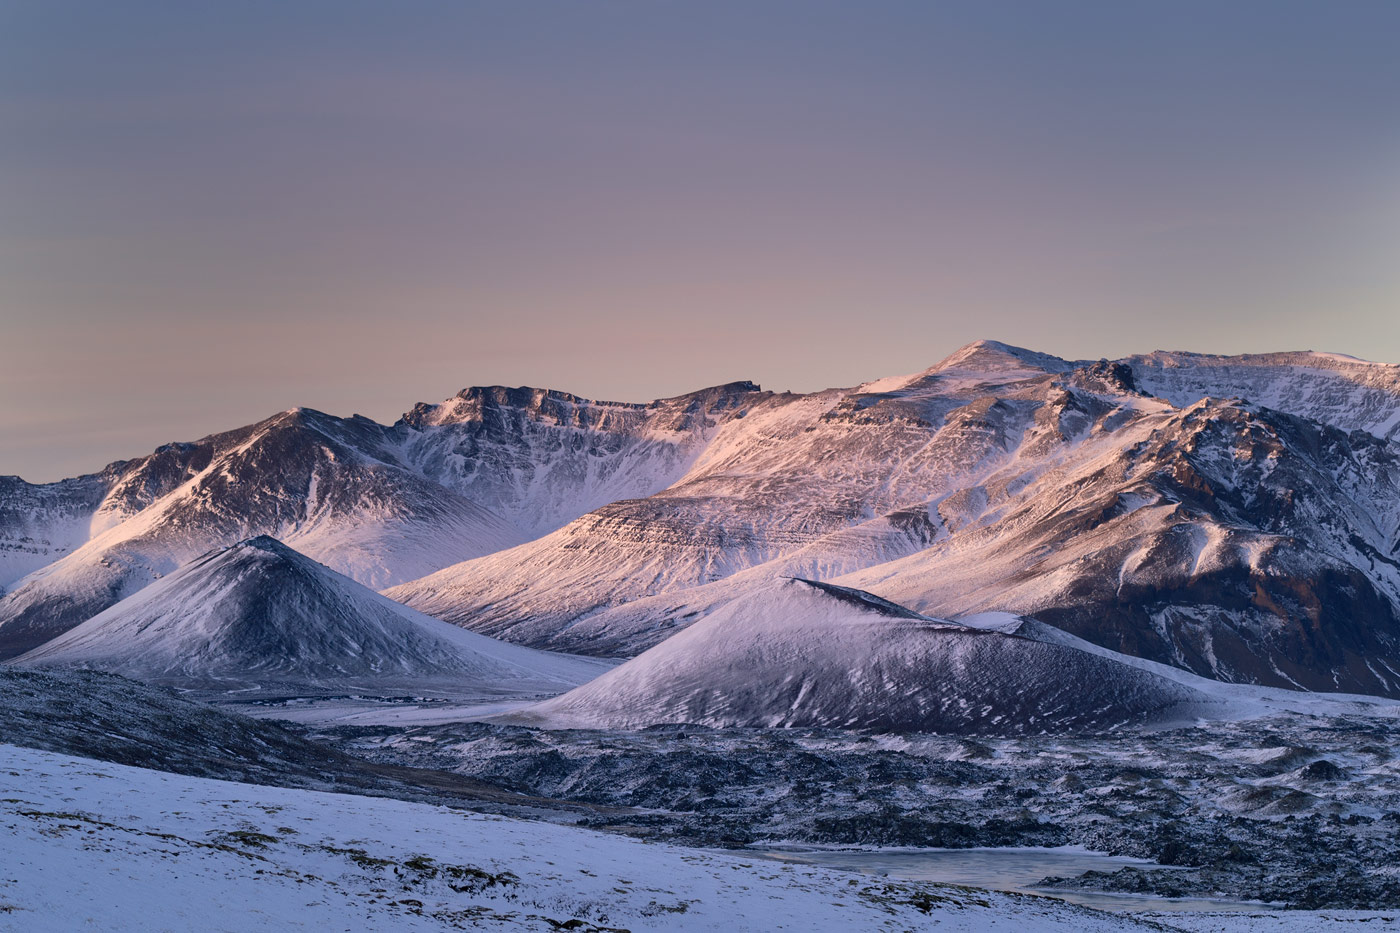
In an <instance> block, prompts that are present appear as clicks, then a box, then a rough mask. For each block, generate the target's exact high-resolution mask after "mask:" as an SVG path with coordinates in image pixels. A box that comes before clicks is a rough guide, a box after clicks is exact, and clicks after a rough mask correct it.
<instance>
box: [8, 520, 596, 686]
mask: <svg viewBox="0 0 1400 933" xmlns="http://www.w3.org/2000/svg"><path fill="white" fill-rule="evenodd" d="M11 663H13V664H17V665H21V666H30V665H32V666H49V667H84V668H95V669H100V670H106V671H111V672H114V673H119V674H122V675H124V676H128V677H133V678H136V679H139V680H145V681H150V682H155V683H164V684H174V685H179V686H182V687H193V688H199V689H236V688H242V689H247V688H248V687H249V686H250V685H251V686H253V687H257V688H262V689H279V688H280V689H287V686H288V685H303V686H304V687H305V686H307V685H309V686H310V687H311V688H313V689H316V690H319V691H324V690H334V689H337V688H340V689H344V688H345V686H346V685H347V684H353V685H354V686H355V688H356V689H357V690H359V691H361V692H363V691H366V690H368V691H374V690H376V689H379V690H384V689H389V690H400V691H401V690H403V689H405V688H406V687H411V688H412V689H415V690H433V689H437V690H445V689H446V690H451V691H452V692H453V693H454V694H457V695H470V696H492V695H502V694H505V695H517V696H518V695H531V694H534V695H538V694H541V693H555V692H558V691H560V690H563V689H567V688H568V687H571V686H575V685H577V684H580V683H583V682H585V681H587V680H589V679H591V678H592V677H595V676H597V675H598V674H599V673H601V672H603V671H604V670H606V669H607V667H608V665H606V664H605V663H603V662H599V661H595V660H592V659H588V658H575V657H569V656H565V655H558V654H552V653H548V652H542V651H535V650H532V649H529V648H522V647H520V646H518V645H510V644H505V643H503V642H498V641H495V640H493V639H490V638H486V637H485V636H482V635H477V634H475V633H473V632H467V631H464V630H463V629H460V628H457V627H455V626H451V625H447V624H445V623H443V622H439V621H438V620H436V619H430V618H428V617H427V616H424V615H421V614H419V613H417V612H414V611H413V610H411V609H408V608H406V607H404V606H401V605H399V604H398V603H394V602H392V601H390V600H388V599H385V598H384V597H383V596H380V595H379V594H377V593H375V592H373V591H372V590H369V589H366V588H365V587H363V586H361V585H360V584H358V583H356V582H354V581H353V580H350V579H349V578H347V577H343V576H341V575H340V574H337V573H335V572H334V571H331V570H329V569H328V568H326V567H323V566H321V565H320V564H317V563H316V562H315V561H312V560H311V559H309V558H307V557H304V556H303V555H301V554H298V553H297V552H296V551H294V550H292V549H291V548H288V547H286V546H285V545H283V544H281V543H279V542H277V541H275V540H273V539H272V538H268V537H259V538H253V539H250V540H248V541H245V542H242V543H240V544H237V545H235V546H233V547H229V548H225V549H222V550H218V551H213V552H211V553H209V554H206V555H205V556H203V557H201V558H199V559H198V560H195V561H193V562H192V563H190V564H188V565H187V566H185V567H183V568H181V569H180V570H179V571H177V572H176V573H173V574H171V575H170V576H168V577H166V578H165V579H163V580H160V581H158V582H157V583H154V584H152V585H151V586H149V587H147V588H145V589H144V590H142V591H141V592H139V593H137V594H135V595H134V596H131V597H129V598H127V599H125V600H123V601H122V602H120V603H118V604H117V605H115V606H113V607H111V608H110V609H107V610H105V611H104V612H101V613H99V614H98V615H96V616H94V617H93V618H91V619H89V620H88V621H86V622H84V623H83V624H81V625H79V626H78V627H76V628H74V629H71V630H70V631H68V632H66V633H64V634H63V635H60V636H59V637H58V638H56V639H54V640H53V641H50V642H48V643H46V644H44V645H42V646H40V647H38V648H36V649H34V650H33V651H30V652H29V653H27V654H25V655H23V656H22V657H20V658H18V659H16V660H15V661H12V662H11Z"/></svg>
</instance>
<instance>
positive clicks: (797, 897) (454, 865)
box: [0, 746, 1152, 933]
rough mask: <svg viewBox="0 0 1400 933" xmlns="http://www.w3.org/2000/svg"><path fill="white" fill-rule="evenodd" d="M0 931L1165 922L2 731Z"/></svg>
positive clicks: (1056, 927)
mask: <svg viewBox="0 0 1400 933" xmlns="http://www.w3.org/2000/svg"><path fill="white" fill-rule="evenodd" d="M0 827H2V828H3V832H4V834H5V841H6V844H5V846H4V848H3V849H0V930H24V931H27V933H47V931H60V930H72V929H75V928H79V927H80V928H82V929H85V930H104V931H105V930H112V931H117V930H119V931H122V933H135V931H148V930H149V931H155V930H169V929H207V928H209V926H210V923H211V918H216V919H214V920H213V921H212V922H214V923H215V924H216V925H217V927H218V928H219V929H221V930H229V931H243V930H249V931H253V930H259V931H260V930H268V929H277V930H328V929H336V930H339V929H357V930H358V929H374V930H423V931H428V930H432V931H440V930H445V929H477V928H481V927H489V928H496V927H498V926H499V927H501V928H505V927H509V928H510V929H524V930H542V931H543V930H558V929H583V930H597V929H629V930H716V931H745V930H753V931H768V930H803V931H808V930H815V929H834V928H838V927H839V928H842V929H861V930H891V931H894V930H907V929H912V928H916V927H923V926H927V925H930V924H934V925H937V927H938V929H940V930H948V931H952V933H958V931H967V933H970V931H982V930H999V929H1005V930H1008V931H1010V930H1020V931H1024V930H1045V931H1066V933H1069V931H1087V933H1100V931H1103V933H1106V931H1113V930H1135V929H1147V928H1152V925H1145V924H1141V923H1138V922H1136V921H1134V920H1132V919H1130V918H1127V917H1117V916H1113V915H1110V914H1102V913H1098V912H1096V911H1091V910H1085V909H1083V908H1078V907H1073V906H1071V905H1069V904H1065V903H1062V902H1060V901H1054V900H1049V899H1047V898H1039V897H1024V896H1019V895H1014V894H997V893H991V892H983V891H974V890H971V889H968V888H958V887H948V886H943V885H937V884H929V883H919V882H890V881H885V880H879V879H869V878H865V877H862V876H858V875H851V874H846V873H843V872H837V871H827V870H822V869H815V868H806V867H799V866H793V865H782V866H779V865H774V864H770V863H765V862H761V861H756V860H754V859H745V858H740V857H737V856H733V855H720V854H715V853H712V852H704V851H700V850H695V849H683V848H678V847H675V846H668V845H654V844H646V843H642V842H639V841H637V840H633V839H629V838H625V837H620V836H608V835H603V834H601V833H592V832H588V831H587V830H582V829H576V828H574V827H569V826H556V825H552V824H548V823H535V822H527V821H524V820H515V819H506V818H502V817H493V816H483V815H480V814H475V813H467V812H462V811H458V810H451V809H447V808H444V807H435V806H428V805H425V804H414V803H405V802H402V801H398V800H386V799H382V798H368V797H354V796H349V795H344V794H324V793H317V792H314V791H304V790H292V789H285V788H275V787H256V788H254V787H250V786H248V785H245V784H233V783H228V782H224V781H213V780H208V779H202V778H190V777H183V776H178V775H169V774H160V773H158V772H152V771H143V770H140V769H136V768H128V767H123V766H121V765H113V764H105V763H97V762H93V761H90V760H87V759H82V758H71V757H68V756H66V755H57V754H53V753H50V752H41V751H34V750H30V749H20V748H15V747H14V746H0Z"/></svg>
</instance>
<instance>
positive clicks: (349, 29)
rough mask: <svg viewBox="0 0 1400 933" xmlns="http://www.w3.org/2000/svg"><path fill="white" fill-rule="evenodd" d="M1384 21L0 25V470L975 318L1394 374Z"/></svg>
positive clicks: (387, 13)
mask: <svg viewBox="0 0 1400 933" xmlns="http://www.w3.org/2000/svg"><path fill="white" fill-rule="evenodd" d="M1397 34H1400V5H1396V4H1388V3H1379V2H1374V3H1373V2H1359V0H1350V2H1342V3H1337V4H1328V5H1321V4H1312V3H1287V2H1283V3H1279V2H1274V3H1264V2H1240V3H1235V4H1229V5H1219V4H1210V3H1194V2H1183V3H1179V4H1172V5H1161V6H1155V7H1154V6H1143V5H1124V4H1116V3H1109V2H1083V3H1073V4H1065V5H1055V6H1053V7H1052V6H1050V5H1046V4H1036V3H1008V4H997V5H990V4H982V3H970V2H969V3H943V4H937V5H930V4H923V3H913V2H876V3H872V4H861V5H859V6H857V5H854V4H838V3H827V2H812V3H803V4H788V3H766V2H757V3H743V4H739V3H728V2H718V3H711V4H704V5H685V4H650V3H621V2H598V3H590V4H586V5H570V6H552V7H537V6H533V5H528V4H485V3H462V4H454V5H441V4H431V3H419V2H405V3H401V4H395V5H393V6H387V5H375V4H358V3H333V2H324V0H307V2H300V3H296V4H282V3H270V2H268V3H264V2H249V3H246V4H239V5H238V6H236V7H234V6H211V7H203V8H174V9H172V8H171V7H169V5H165V4H154V3H144V2H132V3H126V4H120V5H112V4H100V3H96V2H61V0H53V2H43V3H40V2H28V0H17V2H14V3H10V4H6V5H4V7H3V8H2V9H0V127H3V129H4V138H5V140H6V144H5V146H3V147H0V204H3V205H4V208H5V209H4V210H3V211H0V324H3V328H4V330H3V333H4V335H5V339H4V340H3V341H0V474H18V475H20V476H23V477H24V478H26V479H28V480H30V481H51V480H55V479H59V478H62V477H66V476H72V475H77V474H80V473H84V472H91V471H93V470H96V469H100V468H101V467H102V466H103V465H104V464H106V463H109V462H111V461H114V460H119V459H125V458H129V457H135V456H141V455H143V454H146V453H149V452H150V450H151V449H153V448H154V447H155V446H157V445H159V444H161V443H166V442H170V441H179V440H191V439H195V438H198V437H201V436H204V435H207V434H209V433H212V432H217V431H220V430H225V429H229V428H234V427H238V426H241V425H243V424H248V423H251V422H254V421H257V420H260V419H261V418H264V417H267V416H268V415H270V414H272V413H274V412H277V411H282V410H285V409H287V408H290V407H294V406H298V405H304V406H307V407H312V408H317V409H321V410H324V411H328V412H331V413H333V414H340V415H349V414H351V413H354V412H359V413H362V414H365V415H367V416H369V417H372V418H374V419H376V420H378V421H392V420H393V419H394V418H397V417H398V416H399V415H400V414H402V413H403V412H404V411H406V410H407V409H408V408H410V407H411V406H412V405H413V404H414V403H416V402H419V401H428V402H436V401H440V400H441V399H443V398H447V397H449V396H450V395H452V394H454V393H455V392H457V391H458V390H460V389H462V388H464V387H466V386H469V385H492V384H503V385H533V386H537V387H544V388H555V389H562V390H565V391H569V392H573V393H576V394H578V395H582V396H585V397H590V398H602V399H610V400H617V401H646V400H650V399H653V398H658V397H666V396H672V395H677V394H681V393H684V392H687V391H691V390H694V389H697V388H700V387H703V386H707V385H714V384H718V383H723V382H729V381H735V380H740V379H751V380H753V381H755V382H758V383H760V384H762V385H763V386H764V387H765V388H769V389H774V390H777V391H782V390H785V389H791V390H793V391H812V390H815V389H820V388H826V387H830V386H849V385H855V384H858V383H860V382H863V381H867V380H870V379H875V378H879V377H882V376H889V375H897V374H902V373H907V372H916V371H919V370H921V369H925V368H927V367H928V366H930V365H932V364H933V363H935V362H937V361H938V360H939V359H942V358H943V357H945V356H947V355H948V354H949V353H951V352H952V351H953V350H955V349H956V348H957V347H959V346H962V345H964V344H966V343H969V342H971V341H973V340H976V339H980V338H992V339H996V340H1000V341H1003V342H1006V343H1011V344H1015V345H1018V346H1024V347H1029V348H1032V349H1036V350H1040V351H1043V352H1047V353H1053V354H1056V355H1058V356H1062V357H1067V358H1087V359H1098V358H1101V357H1108V358H1117V357H1122V356H1126V355H1130V354H1133V353H1145V352H1150V351H1152V350H1155V349H1172V350H1191V351H1196V352H1207V353H1221V354H1235V353H1257V352H1271V351H1276V350H1303V349H1312V350H1320V351H1328V352H1337V353H1345V354H1349V355H1353V356H1358V357H1361V358H1364V359H1372V360H1377V361H1380V362H1400V325H1397V323H1396V321H1397V318H1400V315H1397V314H1396V310H1397V308H1396V306H1397V298H1400V262H1396V256H1397V252H1400V120H1397V119H1396V116H1395V113H1394V109H1395V108H1394V102H1395V100H1396V99H1397V97H1398V96H1400V56H1396V55H1395V54H1394V48H1393V46H1394V39H1393V37H1394V36H1395V35H1397Z"/></svg>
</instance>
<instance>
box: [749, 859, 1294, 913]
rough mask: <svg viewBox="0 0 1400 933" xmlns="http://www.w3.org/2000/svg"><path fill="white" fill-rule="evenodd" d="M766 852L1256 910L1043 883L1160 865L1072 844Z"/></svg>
mask: <svg viewBox="0 0 1400 933" xmlns="http://www.w3.org/2000/svg"><path fill="white" fill-rule="evenodd" d="M754 851H755V852H756V853H757V854H759V855H762V856H764V857H765V858H772V859H778V860H780V861H784V862H798V863H801V864H804V865H820V866H822V867H824V868H836V869H840V870H842V871H855V872H860V873H862V874H874V875H887V876H888V877H890V878H899V879H904V880H910V881H938V882H942V883H944V884H963V885H968V886H970V887H974V888H987V889H989V890H993V891H1022V892H1026V893H1030V894H1042V895H1046V896H1048V897H1056V898H1060V899H1061V900H1066V901H1069V902H1071V903H1074V904H1082V905H1084V906H1086V907H1095V908H1097V909H1099V910H1113V911H1124V912H1132V913H1139V912H1141V911H1144V910H1152V911H1210V912H1220V911H1237V910H1249V911H1259V910H1263V909H1268V908H1267V905H1262V904H1260V903H1259V902H1257V901H1255V902H1245V901H1235V900H1222V899H1214V898H1196V897H1156V896H1153V895H1134V894H1110V893H1106V892H1100V891H1066V890H1060V889H1052V888H1045V887H1041V886H1040V882H1041V881H1042V880H1043V879H1045V878H1048V877H1062V878H1073V877H1076V876H1078V875H1082V874H1083V873H1084V872H1086V871H1098V872H1115V871H1118V870H1119V869H1121V868H1153V869H1162V868H1166V867H1168V866H1163V865H1158V864H1157V863H1155V862H1153V861H1151V860H1149V859H1135V858H1121V857H1118V856H1113V855H1106V854H1104V853H1102V852H1090V851H1088V850H1087V849H1082V848H1079V847H1077V846H1062V847H1060V848H1054V849H1049V848H982V849H913V850H878V849H872V850H852V849H843V850H831V849H807V848H792V849H755V850H754Z"/></svg>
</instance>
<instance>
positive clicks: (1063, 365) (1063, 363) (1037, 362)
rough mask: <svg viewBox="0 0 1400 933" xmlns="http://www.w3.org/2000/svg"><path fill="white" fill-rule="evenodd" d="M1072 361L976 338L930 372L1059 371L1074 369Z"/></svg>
mask: <svg viewBox="0 0 1400 933" xmlns="http://www.w3.org/2000/svg"><path fill="white" fill-rule="evenodd" d="M1075 365H1076V364H1074V363H1071V362H1069V361H1067V360H1063V359H1061V358H1060V357H1058V356H1052V355H1050V354H1049V353H1038V352H1036V351H1035V350H1027V349H1026V348H1024V347H1015V346H1012V345H1011V344H1009V343H1002V342H1001V341H999V340H975V341H973V342H972V343H969V344H968V345H966V346H964V347H961V348H959V349H958V350H955V351H954V352H953V353H952V354H950V355H949V356H948V357H947V358H946V359H944V360H943V361H942V362H940V363H938V364H937V365H936V366H934V367H933V369H932V371H933V372H946V371H949V370H975V371H984V372H985V371H992V372H1001V371H1005V370H1039V371H1041V372H1046V373H1059V372H1065V371H1066V370H1070V369H1074V368H1075Z"/></svg>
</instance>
